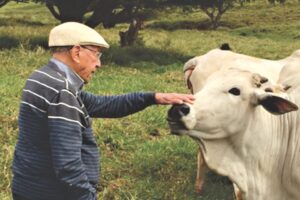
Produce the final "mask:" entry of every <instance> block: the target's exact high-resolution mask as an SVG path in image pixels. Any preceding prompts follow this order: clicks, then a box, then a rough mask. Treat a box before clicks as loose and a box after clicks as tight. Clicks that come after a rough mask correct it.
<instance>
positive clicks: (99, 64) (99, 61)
mask: <svg viewBox="0 0 300 200" xmlns="http://www.w3.org/2000/svg"><path fill="white" fill-rule="evenodd" d="M100 67H101V60H100V59H98V62H97V65H96V68H97V69H98V68H100Z"/></svg>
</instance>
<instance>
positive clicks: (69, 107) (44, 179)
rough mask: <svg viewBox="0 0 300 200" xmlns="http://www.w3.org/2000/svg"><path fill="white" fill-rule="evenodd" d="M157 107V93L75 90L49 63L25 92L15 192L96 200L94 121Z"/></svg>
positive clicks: (44, 199)
mask: <svg viewBox="0 0 300 200" xmlns="http://www.w3.org/2000/svg"><path fill="white" fill-rule="evenodd" d="M153 104H155V100H154V93H128V94H124V95H115V96H95V95H93V94H91V93H88V92H85V91H82V90H77V88H76V87H74V85H72V84H71V83H70V81H68V80H67V77H66V74H65V73H64V72H63V71H61V70H60V69H59V68H58V67H57V65H56V64H55V63H54V62H51V61H50V62H49V63H48V64H47V65H46V66H44V67H43V68H41V69H39V70H36V71H35V72H34V73H33V74H32V75H31V76H30V78H29V79H28V80H27V82H26V85H25V87H24V90H23V95H22V101H21V105H20V113H19V137H18V141H17V145H16V148H15V154H14V160H13V183H12V191H13V193H15V194H18V195H20V196H23V197H26V198H28V199H32V200H95V199H96V189H95V188H96V185H97V184H98V180H99V162H100V161H99V150H98V148H97V145H96V141H95V138H94V136H93V133H92V128H91V118H95V117H96V118H104V117H105V118H117V117H123V116H126V115H129V114H132V113H135V112H138V111H140V110H143V109H144V108H146V107H147V106H150V105H153Z"/></svg>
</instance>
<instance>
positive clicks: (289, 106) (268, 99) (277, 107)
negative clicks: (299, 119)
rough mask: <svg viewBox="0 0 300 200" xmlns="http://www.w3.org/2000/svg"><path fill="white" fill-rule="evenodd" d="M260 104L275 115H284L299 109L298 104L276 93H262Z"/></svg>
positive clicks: (259, 98) (259, 99)
mask: <svg viewBox="0 0 300 200" xmlns="http://www.w3.org/2000/svg"><path fill="white" fill-rule="evenodd" d="M258 104H259V105H262V106H263V107H264V108H265V109H266V110H267V111H269V112H270V113H272V114H274V115H282V114H285V113H287V112H291V111H295V110H298V106H297V105H296V104H294V103H293V102H291V101H289V100H287V99H284V98H282V97H279V96H275V95H271V94H268V95H260V96H259V97H258Z"/></svg>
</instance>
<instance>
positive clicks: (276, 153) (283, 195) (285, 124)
mask: <svg viewBox="0 0 300 200" xmlns="http://www.w3.org/2000/svg"><path fill="white" fill-rule="evenodd" d="M264 62H265V61H264ZM268 62H269V61H268ZM270 62H271V61H270ZM293 66H294V65H293ZM278 67H279V66H278ZM286 68H287V69H286V70H287V71H288V66H287V67H286ZM278 74H279V73H278ZM285 74H286V72H284V73H283V74H282V75H281V80H282V81H283V82H284V80H285V78H284V77H285V76H288V75H285ZM287 74H289V73H287ZM264 76H265V75H264ZM289 77H290V76H289ZM294 78H295V77H294ZM298 80H300V76H298ZM286 84H290V85H292V88H290V89H289V90H288V93H287V94H286V93H282V94H276V95H274V94H272V93H266V92H265V91H264V90H262V89H261V88H258V87H256V86H255V84H253V74H252V73H250V72H247V71H244V70H239V69H222V70H219V71H217V72H214V73H212V75H211V76H209V77H208V78H207V80H206V81H205V84H203V85H202V89H201V90H200V91H198V92H197V93H196V94H195V97H196V101H195V103H194V104H193V105H189V107H190V110H191V112H190V113H189V114H188V115H187V116H185V117H183V118H182V122H183V123H184V124H185V125H186V127H188V129H189V130H188V131H187V132H185V133H187V134H188V135H190V136H192V137H197V138H198V139H200V140H201V141H202V142H201V143H202V144H203V146H202V154H203V156H204V159H205V162H206V164H207V165H208V167H209V168H210V169H212V170H214V171H216V172H217V173H219V174H221V175H224V176H227V177H229V178H230V179H231V181H232V182H233V183H235V184H236V185H237V186H238V188H239V189H240V191H241V193H242V197H243V200H266V199H272V200H299V199H300V129H299V128H300V127H299V126H300V124H299V119H300V118H299V117H300V115H299V112H290V111H292V110H296V109H297V108H296V106H295V105H294V104H293V103H291V102H290V101H287V100H284V99H283V98H279V97H278V98H277V96H281V97H284V98H287V99H291V101H292V102H294V103H296V104H298V105H299V102H300V98H299V97H298V96H296V99H295V94H299V93H300V91H299V90H300V87H299V86H300V85H299V84H298V83H297V84H296V85H295V83H294V82H293V81H286ZM233 88H235V89H238V90H239V91H240V94H239V95H237V93H234V94H233V93H231V92H232V91H233V90H232V89H233ZM235 89H234V90H235ZM270 96H272V97H274V98H270V99H271V100H270V101H268V102H267V104H265V106H266V107H269V103H273V101H276V102H279V104H280V105H279V110H280V109H283V110H285V111H284V112H290V113H287V114H283V112H277V111H274V110H273V107H269V108H268V110H269V111H272V110H273V114H271V113H270V112H268V111H266V110H265V108H264V107H263V106H261V105H260V103H261V104H263V103H262V102H263V101H264V102H265V99H266V97H270ZM274 113H275V114H282V115H274Z"/></svg>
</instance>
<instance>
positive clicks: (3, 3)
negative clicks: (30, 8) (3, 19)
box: [0, 0, 28, 8]
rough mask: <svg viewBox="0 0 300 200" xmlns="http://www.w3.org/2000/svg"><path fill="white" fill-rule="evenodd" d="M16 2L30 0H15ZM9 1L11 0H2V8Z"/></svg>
mask: <svg viewBox="0 0 300 200" xmlns="http://www.w3.org/2000/svg"><path fill="white" fill-rule="evenodd" d="M14 1H16V2H18V3H19V2H21V3H25V2H28V0H14ZM8 2H10V0H0V8H1V7H2V6H5V5H6V4H7V3H8Z"/></svg>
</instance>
